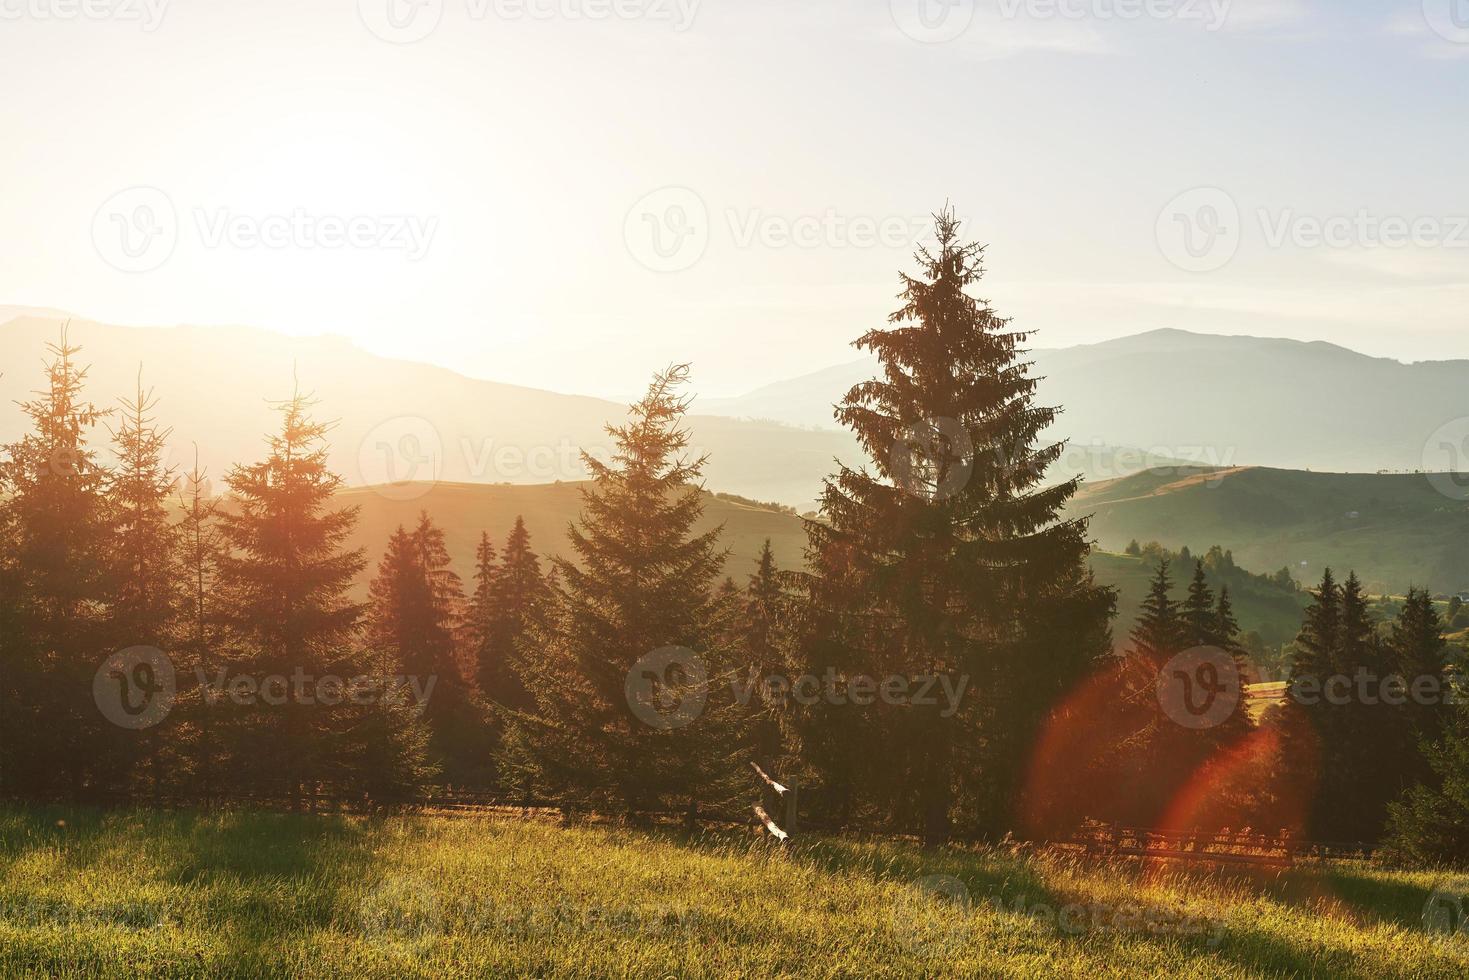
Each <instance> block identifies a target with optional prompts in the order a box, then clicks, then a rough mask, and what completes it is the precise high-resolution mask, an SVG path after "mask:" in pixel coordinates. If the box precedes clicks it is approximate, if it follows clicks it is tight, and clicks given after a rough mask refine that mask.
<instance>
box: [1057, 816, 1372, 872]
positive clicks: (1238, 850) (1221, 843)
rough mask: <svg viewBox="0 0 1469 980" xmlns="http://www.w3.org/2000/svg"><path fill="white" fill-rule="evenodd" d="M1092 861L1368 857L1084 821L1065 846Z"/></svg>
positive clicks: (1250, 838) (1314, 845) (1366, 852)
mask: <svg viewBox="0 0 1469 980" xmlns="http://www.w3.org/2000/svg"><path fill="white" fill-rule="evenodd" d="M1069 843H1070V844H1072V845H1074V846H1078V847H1081V848H1082V849H1084V850H1085V852H1086V854H1087V855H1088V856H1091V857H1101V858H1107V857H1136V858H1157V859H1160V860H1175V861H1192V862H1198V863H1208V864H1249V865H1259V866H1262V867H1283V868H1284V867H1290V866H1291V865H1293V864H1295V863H1296V862H1297V861H1299V860H1302V859H1315V860H1322V859H1335V860H1343V859H1353V858H1357V859H1363V860H1367V859H1370V858H1371V857H1372V848H1371V847H1369V846H1367V845H1365V844H1351V843H1327V842H1322V841H1306V840H1301V839H1299V838H1297V837H1295V836H1294V835H1292V834H1291V833H1290V832H1289V831H1284V830H1283V831H1281V832H1280V833H1278V834H1274V835H1270V834H1258V833H1255V832H1254V831H1252V830H1250V829H1248V828H1246V829H1243V830H1238V831H1234V830H1230V829H1229V828H1224V829H1221V830H1213V831H1202V830H1195V831H1166V830H1151V829H1148V828H1143V827H1119V826H1115V825H1112V824H1107V823H1100V822H1097V821H1088V822H1087V824H1086V825H1085V826H1083V827H1082V829H1081V830H1079V831H1077V833H1076V835H1075V836H1074V837H1073V838H1072V839H1071V841H1070V842H1069Z"/></svg>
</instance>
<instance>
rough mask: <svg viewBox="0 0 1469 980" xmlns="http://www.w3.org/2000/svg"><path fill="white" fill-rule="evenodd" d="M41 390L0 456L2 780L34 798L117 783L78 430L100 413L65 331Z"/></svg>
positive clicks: (107, 571) (100, 521)
mask: <svg viewBox="0 0 1469 980" xmlns="http://www.w3.org/2000/svg"><path fill="white" fill-rule="evenodd" d="M47 350H48V352H49V353H50V355H51V357H52V360H51V361H50V362H49V363H48V364H47V366H46V379H47V386H46V389H45V390H44V391H40V392H37V397H36V398H34V399H32V400H30V401H27V402H24V403H22V404H21V410H22V411H23V412H24V413H25V415H26V416H27V417H28V418H29V419H30V422H31V426H32V429H31V431H30V432H28V433H26V434H25V435H24V436H22V437H21V439H20V441H19V442H16V443H13V444H11V445H10V446H9V447H8V449H9V453H8V456H9V458H8V459H7V460H6V461H4V462H3V463H0V474H3V476H0V486H3V488H4V490H5V495H4V496H3V497H0V525H3V526H4V528H5V529H6V532H7V535H8V537H9V541H8V544H9V549H8V551H7V555H6V558H5V559H4V564H5V567H6V569H7V578H8V579H9V582H8V583H7V589H9V590H11V591H9V595H8V602H6V604H5V605H6V606H7V607H8V608H7V615H8V617H9V618H10V620H11V624H10V625H11V629H10V630H8V631H7V633H6V636H5V638H4V639H3V640H0V642H3V643H4V645H5V647H6V649H5V650H4V655H5V658H6V660H5V662H6V670H4V671H3V672H0V674H3V676H0V707H4V709H5V710H4V711H3V712H0V784H3V785H4V787H5V788H6V790H8V791H17V792H28V793H31V794H34V795H39V796H50V795H55V794H60V793H69V794H70V795H71V796H72V797H73V798H80V797H81V796H83V795H84V794H85V793H87V792H88V791H89V790H104V789H109V788H114V787H115V786H116V785H117V783H118V781H119V780H125V778H126V775H127V774H124V773H115V772H110V771H108V770H107V768H106V760H107V759H108V749H109V747H110V746H113V745H115V744H117V743H118V741H119V739H120V738H121V737H124V736H123V734H122V733H120V732H118V731H117V730H116V729H115V728H112V727H111V726H109V725H108V724H107V722H106V721H105V720H104V719H103V718H102V717H101V716H100V715H99V713H98V710H97V706H96V704H94V703H93V700H92V678H93V675H94V673H95V672H96V670H97V669H98V666H99V664H100V663H102V661H103V659H104V658H105V657H106V656H107V655H108V654H110V653H112V652H113V651H114V650H116V649H117V647H116V645H115V642H114V641H115V637H114V636H113V635H112V632H111V630H109V629H108V622H107V620H108V603H109V601H110V599H111V597H112V593H113V590H114V588H115V585H116V583H115V581H114V578H113V570H112V568H111V566H110V564H109V563H108V562H106V561H103V560H99V559H100V556H103V555H106V554H108V553H109V551H110V542H111V540H112V537H111V528H112V518H111V514H110V507H109V501H108V499H107V497H106V494H105V491H106V486H107V473H106V471H105V470H104V468H103V467H102V466H101V465H100V464H99V463H98V461H97V458H96V455H95V453H94V452H93V450H92V449H91V448H89V446H88V444H87V433H88V431H89V430H91V429H92V428H94V427H95V426H96V425H97V424H98V423H99V422H101V421H102V420H103V419H104V418H105V417H106V416H107V415H108V414H109V413H108V412H106V411H104V410H102V409H99V408H97V407H96V406H95V405H93V404H92V403H91V402H88V401H86V400H85V398H84V397H83V394H82V389H83V386H84V384H85V381H86V376H87V370H86V369H85V368H82V367H78V366H77V364H76V360H75V358H76V356H77V354H78V353H79V352H80V348H78V347H75V346H73V345H72V344H71V343H70V342H69V341H68V339H67V334H66V331H65V329H63V330H62V333H61V339H60V340H59V342H57V343H55V344H49V345H48V346H47Z"/></svg>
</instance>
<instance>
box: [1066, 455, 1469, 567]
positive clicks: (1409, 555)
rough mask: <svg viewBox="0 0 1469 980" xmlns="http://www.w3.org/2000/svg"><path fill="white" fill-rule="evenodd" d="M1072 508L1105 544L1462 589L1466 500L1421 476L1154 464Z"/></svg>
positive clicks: (1467, 558) (1467, 538)
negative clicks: (1216, 547) (1166, 468)
mask: <svg viewBox="0 0 1469 980" xmlns="http://www.w3.org/2000/svg"><path fill="white" fill-rule="evenodd" d="M1070 513H1072V514H1091V515H1092V523H1091V529H1092V534H1093V535H1094V536H1095V537H1096V538H1097V539H1098V540H1099V542H1100V543H1101V545H1102V547H1104V548H1107V549H1109V550H1121V549H1122V548H1124V547H1125V546H1126V545H1127V542H1128V541H1129V540H1130V539H1133V538H1137V539H1138V540H1139V541H1143V542H1146V541H1149V540H1156V541H1160V542H1162V543H1163V544H1165V545H1168V546H1169V547H1172V548H1179V547H1182V546H1184V545H1187V546H1188V547H1190V548H1192V549H1193V550H1194V551H1196V552H1199V551H1202V550H1203V549H1205V548H1207V547H1209V546H1210V545H1213V544H1220V545H1223V546H1225V547H1227V548H1231V549H1233V551H1234V557H1235V561H1236V562H1238V563H1239V564H1240V565H1241V566H1243V567H1245V568H1249V569H1252V570H1255V571H1264V572H1271V571H1274V570H1275V569H1278V568H1280V567H1281V566H1283V565H1288V566H1290V568H1291V571H1292V574H1294V575H1295V576H1296V578H1298V579H1301V580H1304V581H1306V582H1307V583H1310V582H1312V581H1313V580H1314V579H1316V578H1318V577H1319V576H1320V575H1321V572H1322V569H1324V568H1326V567H1328V566H1329V567H1331V568H1333V569H1336V570H1338V571H1339V572H1340V573H1341V574H1342V575H1345V573H1346V571H1347V570H1348V569H1353V568H1354V569H1356V570H1357V572H1358V574H1359V575H1361V577H1362V579H1363V581H1364V582H1366V584H1367V586H1368V588H1369V589H1370V590H1371V591H1374V592H1379V591H1390V592H1394V593H1401V592H1403V591H1404V590H1405V589H1406V588H1407V587H1408V586H1409V585H1419V586H1424V587H1428V588H1431V589H1432V590H1434V591H1435V592H1454V591H1458V590H1460V589H1465V588H1469V546H1466V542H1469V504H1464V503H1459V502H1456V501H1453V500H1450V499H1449V498H1447V497H1445V496H1443V495H1441V494H1440V493H1439V492H1438V491H1437V490H1435V489H1434V488H1433V486H1432V485H1431V484H1430V483H1429V481H1428V479H1427V478H1426V477H1424V476H1421V475H1415V474H1388V475H1381V476H1379V475H1373V474H1360V473H1308V472H1302V471H1297V470H1277V469H1268V468H1265V467H1244V468H1236V469H1212V470H1211V469H1203V468H1191V469H1186V470H1182V471H1170V472H1165V473H1158V472H1151V471H1150V472H1147V473H1140V474H1137V475H1135V476H1131V477H1124V478H1123V479H1121V480H1113V481H1109V482H1107V483H1100V484H1093V485H1089V486H1086V487H1083V489H1082V491H1081V493H1079V494H1078V495H1077V497H1076V499H1075V500H1074V501H1073V503H1072V506H1071V508H1070ZM1353 513H1355V514H1356V515H1357V516H1355V517H1352V516H1349V515H1351V514H1353ZM1302 562H1304V563H1305V564H1304V565H1302Z"/></svg>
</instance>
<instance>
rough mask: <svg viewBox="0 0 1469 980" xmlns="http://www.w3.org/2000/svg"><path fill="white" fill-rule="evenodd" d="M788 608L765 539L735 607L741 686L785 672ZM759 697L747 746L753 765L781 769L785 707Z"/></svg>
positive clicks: (752, 706)
mask: <svg viewBox="0 0 1469 980" xmlns="http://www.w3.org/2000/svg"><path fill="white" fill-rule="evenodd" d="M785 603H786V597H785V593H784V590H783V589H782V587H781V582H780V572H779V570H778V569H777V568H776V564H775V553H774V551H772V550H771V547H770V539H769V538H766V539H765V543H764V545H762V546H761V548H760V555H759V557H758V558H757V559H756V563H755V573H754V574H753V575H751V576H750V580H749V584H748V585H746V587H745V589H744V590H743V593H742V594H740V595H739V596H738V597H737V600H736V601H735V602H734V603H733V608H734V609H735V611H736V615H737V619H738V622H737V625H736V628H735V633H736V636H735V638H734V640H733V641H732V645H735V646H737V648H738V650H739V662H740V668H741V670H742V671H744V675H745V680H746V682H748V681H749V680H751V679H753V678H768V677H771V676H774V675H777V674H780V673H783V672H784V671H786V669H787V655H786V653H787V651H786V642H785V638H784V636H783V635H782V632H781V629H782V625H783V623H782V619H783V616H782V607H783V606H784V605H785ZM759 692H760V693H759V696H756V697H752V698H751V699H750V701H749V702H748V705H747V706H748V707H749V709H750V711H751V721H752V725H751V728H750V736H751V737H750V746H751V750H752V752H753V754H754V757H755V760H756V761H757V762H758V763H759V764H760V765H762V766H765V767H767V768H771V767H776V768H778V769H784V768H785V767H784V765H783V761H782V756H783V754H784V737H783V734H782V726H781V717H782V714H783V712H782V711H781V708H782V707H783V705H782V704H781V702H780V701H779V700H778V699H775V698H767V697H765V696H764V694H765V688H764V687H763V686H762V687H761V688H759Z"/></svg>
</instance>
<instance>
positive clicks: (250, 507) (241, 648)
mask: <svg viewBox="0 0 1469 980" xmlns="http://www.w3.org/2000/svg"><path fill="white" fill-rule="evenodd" d="M310 406H311V402H310V401H309V399H308V398H307V397H305V396H304V395H302V394H300V393H299V392H297V393H296V394H294V395H293V396H292V397H291V398H290V399H288V400H286V401H284V402H281V403H278V404H277V405H276V408H277V410H278V411H279V412H280V413H281V429H280V431H279V433H277V434H275V435H272V436H270V437H269V438H268V446H269V452H268V454H267V456H266V458H265V459H264V460H262V461H260V462H258V463H254V464H250V465H248V466H247V465H237V466H235V467H234V468H233V469H232V470H231V471H230V473H229V475H228V477H227V478H226V483H227V484H228V486H229V488H230V491H231V496H232V500H231V503H232V505H233V506H232V507H231V508H230V509H229V510H227V511H223V512H222V513H221V515H220V531H221V533H222V536H223V539H224V543H225V545H226V548H225V550H224V551H222V552H221V554H220V561H219V565H220V584H221V587H222V589H223V591H224V592H225V594H226V595H227V596H228V602H227V614H226V622H227V625H228V628H229V631H230V642H231V646H232V647H233V654H234V656H233V660H232V662H231V663H230V664H229V666H230V667H231V668H232V672H233V673H234V674H245V675H248V676H250V677H253V678H255V679H256V680H257V682H261V683H263V682H264V679H265V678H268V677H284V678H287V679H291V678H293V677H295V676H298V675H300V676H304V677H306V678H308V679H318V678H321V677H323V676H326V675H331V676H335V677H343V678H350V677H356V676H358V675H360V674H361V673H362V668H363V666H364V665H363V663H362V661H361V659H360V657H359V656H358V655H357V642H356V641H357V639H358V626H359V618H360V616H361V613H362V607H361V606H360V605H359V604H358V603H355V602H353V601H352V600H351V599H350V597H349V591H350V589H351V587H352V582H353V579H354V578H355V577H356V575H357V574H358V572H360V571H361V570H362V566H363V558H362V553H361V552H360V551H356V550H348V549H347V548H346V546H345V544H346V540H347V536H348V535H349V534H350V533H351V531H352V528H353V526H354V525H355V524H356V521H357V508H355V507H344V508H340V509H334V508H333V496H334V494H335V493H336V491H337V488H338V487H339V486H340V485H341V478H340V477H339V476H337V475H336V474H334V473H332V472H330V471H329V470H328V469H327V465H326V454H327V449H326V433H327V429H328V426H327V425H326V424H324V423H321V422H317V421H315V420H313V419H312V418H311V417H310V415H309V411H308V410H309V408H310ZM274 699H276V700H279V698H278V697H275V698H274ZM356 707H357V706H355V705H352V704H350V703H346V704H341V705H334V706H333V705H326V704H319V703H307V702H306V700H305V699H303V698H298V697H287V698H285V699H284V703H279V704H272V703H269V701H267V700H266V699H265V698H264V697H263V696H262V697H258V698H257V699H256V700H255V703H254V704H253V705H248V706H238V705H233V704H228V703H225V704H220V705H215V706H214V709H215V710H216V711H217V712H218V713H219V715H220V718H221V720H225V719H228V721H229V724H230V738H231V745H232V753H231V754H232V758H233V761H234V768H235V773H236V778H237V785H242V786H243V787H247V788H249V789H251V790H255V791H258V792H265V793H269V794H280V795H283V796H285V797H286V798H287V799H289V800H291V801H292V803H293V804H296V805H299V803H300V801H301V799H302V797H303V796H304V795H307V794H310V793H312V792H314V791H315V790H316V789H317V788H318V787H319V786H322V785H323V784H326V783H329V782H330V781H331V780H332V779H333V777H334V776H337V777H340V776H341V773H342V766H343V763H344V759H345V757H346V756H345V754H344V753H345V751H346V750H345V735H344V732H345V731H346V730H347V729H349V728H350V727H351V724H352V722H353V720H354V718H355V716H356V715H357V714H359V712H357V711H356V710H355V709H356Z"/></svg>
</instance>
